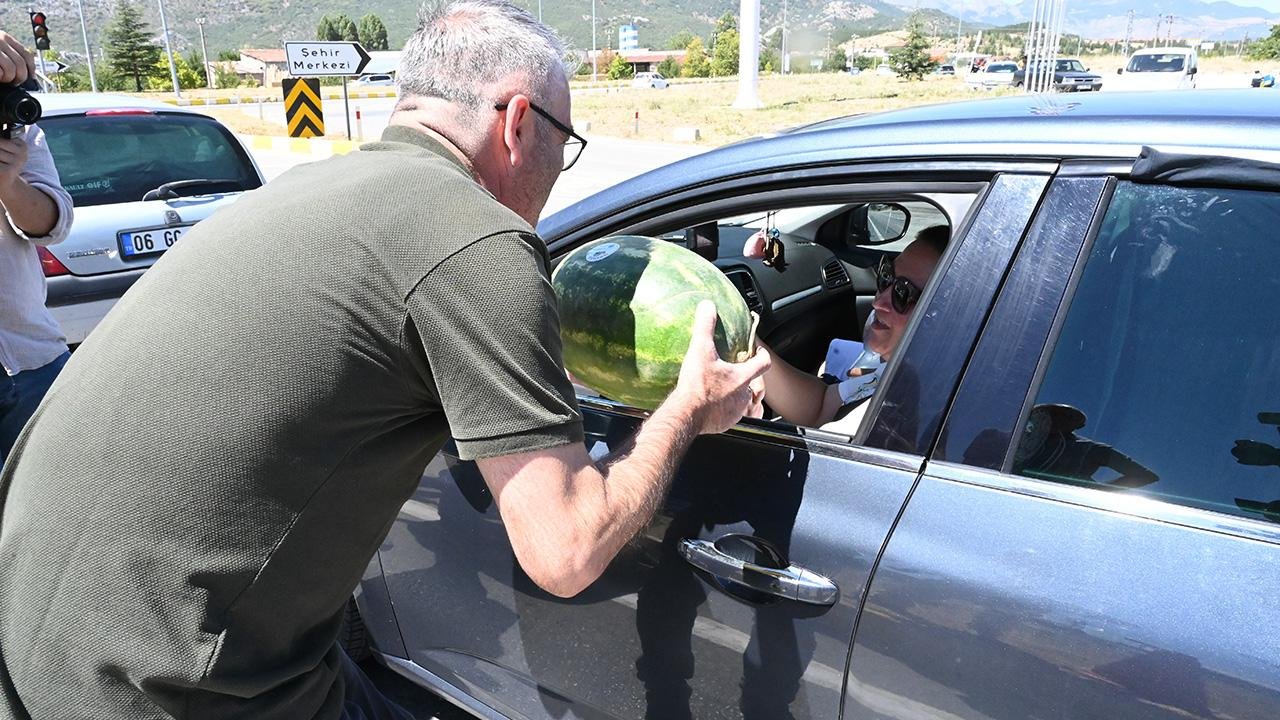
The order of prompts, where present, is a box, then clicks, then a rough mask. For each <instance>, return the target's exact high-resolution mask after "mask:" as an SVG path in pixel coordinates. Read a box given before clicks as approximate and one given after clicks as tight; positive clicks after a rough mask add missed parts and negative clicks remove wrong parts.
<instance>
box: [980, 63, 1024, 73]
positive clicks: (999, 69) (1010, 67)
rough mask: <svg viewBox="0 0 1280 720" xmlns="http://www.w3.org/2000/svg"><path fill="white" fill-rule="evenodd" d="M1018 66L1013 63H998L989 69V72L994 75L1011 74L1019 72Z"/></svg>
mask: <svg viewBox="0 0 1280 720" xmlns="http://www.w3.org/2000/svg"><path fill="white" fill-rule="evenodd" d="M1017 70H1018V66H1017V65H1014V64H1013V63H998V64H996V65H992V66H990V67H988V68H987V72H993V73H1011V72H1017Z"/></svg>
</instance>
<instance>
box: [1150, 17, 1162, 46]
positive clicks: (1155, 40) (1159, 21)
mask: <svg viewBox="0 0 1280 720" xmlns="http://www.w3.org/2000/svg"><path fill="white" fill-rule="evenodd" d="M1163 24H1164V16H1163V15H1157V16H1156V35H1155V37H1153V38H1151V44H1152V45H1153V46H1155V45H1159V44H1160V26H1161V25H1163Z"/></svg>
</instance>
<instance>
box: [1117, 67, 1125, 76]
mask: <svg viewBox="0 0 1280 720" xmlns="http://www.w3.org/2000/svg"><path fill="white" fill-rule="evenodd" d="M1116 74H1117V75H1123V74H1124V68H1116Z"/></svg>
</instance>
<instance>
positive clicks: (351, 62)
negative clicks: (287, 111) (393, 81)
mask: <svg viewBox="0 0 1280 720" xmlns="http://www.w3.org/2000/svg"><path fill="white" fill-rule="evenodd" d="M284 54H285V58H286V59H287V61H288V68H287V69H288V71H289V74H290V75H292V76H294V77H318V76H320V75H343V76H346V75H359V74H360V73H361V71H363V70H364V66H365V65H368V64H369V53H367V52H365V51H364V48H363V47H360V43H355V42H323V41H319V40H317V41H311V42H287V43H285V44H284Z"/></svg>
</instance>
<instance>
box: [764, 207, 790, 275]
mask: <svg viewBox="0 0 1280 720" xmlns="http://www.w3.org/2000/svg"><path fill="white" fill-rule="evenodd" d="M773 215H774V213H768V214H766V215H765V219H764V264H765V265H768V266H769V267H771V268H773V269H774V270H777V271H778V272H782V271H783V270H786V269H787V252H786V247H785V246H783V244H782V232H781V231H779V230H778V228H776V227H774V226H773Z"/></svg>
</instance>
